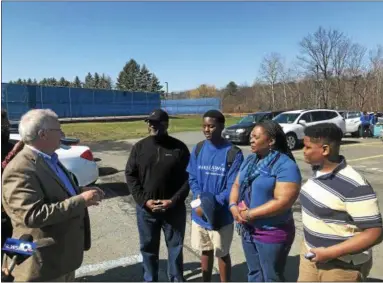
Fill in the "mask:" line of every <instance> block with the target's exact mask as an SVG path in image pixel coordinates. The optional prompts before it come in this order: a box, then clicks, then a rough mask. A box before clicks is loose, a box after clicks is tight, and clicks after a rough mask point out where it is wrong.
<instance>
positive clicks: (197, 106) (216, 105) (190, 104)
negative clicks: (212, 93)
mask: <svg viewBox="0 0 383 283" xmlns="http://www.w3.org/2000/svg"><path fill="white" fill-rule="evenodd" d="M161 108H162V109H164V110H165V111H166V112H168V113H169V114H171V115H180V114H203V113H205V112H206V111H208V110H210V109H217V110H221V99H219V98H195V99H166V100H161Z"/></svg>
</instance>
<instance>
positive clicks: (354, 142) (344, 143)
mask: <svg viewBox="0 0 383 283" xmlns="http://www.w3.org/2000/svg"><path fill="white" fill-rule="evenodd" d="M356 143H360V141H357V140H342V143H341V145H346V144H356Z"/></svg>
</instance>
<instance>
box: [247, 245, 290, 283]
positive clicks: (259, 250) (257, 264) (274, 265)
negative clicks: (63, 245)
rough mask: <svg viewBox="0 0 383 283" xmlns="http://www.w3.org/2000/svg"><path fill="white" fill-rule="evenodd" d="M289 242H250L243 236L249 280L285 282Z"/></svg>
mask: <svg viewBox="0 0 383 283" xmlns="http://www.w3.org/2000/svg"><path fill="white" fill-rule="evenodd" d="M292 242H293V241H290V242H289V243H277V244H274V243H271V244H269V243H262V242H259V241H257V240H253V241H252V242H248V241H246V240H244V239H243V238H242V247H243V251H244V253H245V258H246V263H247V267H248V269H249V273H248V275H247V277H248V282H283V281H285V278H284V271H285V265H286V261H287V256H288V255H289V252H290V249H291V245H292Z"/></svg>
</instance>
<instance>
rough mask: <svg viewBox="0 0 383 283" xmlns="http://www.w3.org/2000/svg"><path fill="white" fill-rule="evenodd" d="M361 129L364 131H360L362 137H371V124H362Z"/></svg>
mask: <svg viewBox="0 0 383 283" xmlns="http://www.w3.org/2000/svg"><path fill="white" fill-rule="evenodd" d="M361 130H362V132H361V133H360V136H361V137H363V138H368V137H371V128H370V125H362V128H361Z"/></svg>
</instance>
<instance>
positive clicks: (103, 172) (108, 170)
mask: <svg viewBox="0 0 383 283" xmlns="http://www.w3.org/2000/svg"><path fill="white" fill-rule="evenodd" d="M123 171H124V170H120V171H119V170H117V169H116V168H113V167H99V168H98V174H99V176H100V177H103V176H109V175H113V174H116V173H118V172H123Z"/></svg>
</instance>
